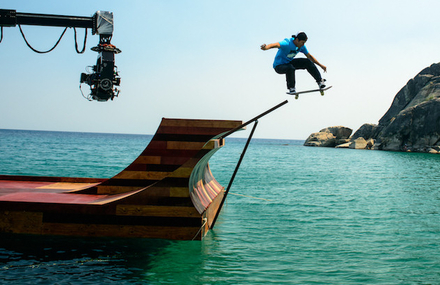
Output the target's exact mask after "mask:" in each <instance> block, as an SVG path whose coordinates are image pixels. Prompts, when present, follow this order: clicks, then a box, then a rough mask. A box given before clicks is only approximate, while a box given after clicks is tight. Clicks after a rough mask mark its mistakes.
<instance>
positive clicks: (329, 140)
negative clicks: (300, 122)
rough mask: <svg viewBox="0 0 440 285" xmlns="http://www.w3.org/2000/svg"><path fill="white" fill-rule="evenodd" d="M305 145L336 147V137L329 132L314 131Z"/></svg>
mask: <svg viewBox="0 0 440 285" xmlns="http://www.w3.org/2000/svg"><path fill="white" fill-rule="evenodd" d="M304 145H305V146H318V147H335V146H336V137H335V136H334V135H333V134H331V133H328V132H319V133H312V134H311V135H310V136H309V137H308V138H307V140H306V141H305V143H304Z"/></svg>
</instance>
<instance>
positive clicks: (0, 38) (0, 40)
mask: <svg viewBox="0 0 440 285" xmlns="http://www.w3.org/2000/svg"><path fill="white" fill-rule="evenodd" d="M0 33H1V36H0V43H1V42H2V41H3V26H1V29H0Z"/></svg>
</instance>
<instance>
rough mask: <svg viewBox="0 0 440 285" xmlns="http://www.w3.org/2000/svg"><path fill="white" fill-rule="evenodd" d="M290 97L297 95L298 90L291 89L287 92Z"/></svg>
mask: <svg viewBox="0 0 440 285" xmlns="http://www.w3.org/2000/svg"><path fill="white" fill-rule="evenodd" d="M286 93H287V94H289V95H295V93H296V89H295V88H289V91H287V92H286Z"/></svg>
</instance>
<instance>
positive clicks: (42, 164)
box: [0, 130, 440, 284]
mask: <svg viewBox="0 0 440 285" xmlns="http://www.w3.org/2000/svg"><path fill="white" fill-rule="evenodd" d="M150 138H151V137H150V136H142V135H111V134H89V133H62V132H33V131H32V132H30V131H10V130H0V174H19V175H53V176H83V177H111V176H112V175H114V174H116V173H117V172H118V171H120V170H121V169H122V168H124V167H125V166H126V165H127V164H128V163H130V162H131V161H132V160H133V159H134V158H135V157H137V155H138V154H139V153H140V152H141V151H142V150H143V148H144V147H145V146H146V144H147V143H148V141H149V139H150ZM244 143H245V140H242V139H229V140H227V142H226V146H225V147H224V148H223V149H221V150H220V151H218V152H217V153H216V154H215V155H214V157H213V158H212V159H211V167H212V171H213V173H214V176H215V177H216V178H217V180H219V181H220V183H222V185H224V186H227V184H228V181H229V178H230V177H231V175H232V172H233V169H234V167H235V164H236V163H237V161H238V158H239V156H240V153H241V151H242V148H243V146H244ZM439 171H440V156H438V155H431V154H417V153H398V152H383V151H363V150H348V149H327V148H310V147H303V146H302V142H301V141H287V140H253V141H252V143H251V144H250V146H249V149H248V151H247V153H246V156H245V159H244V161H243V163H242V166H241V168H240V170H239V172H238V174H237V177H236V179H235V182H234V184H233V186H232V188H231V193H230V195H229V196H228V198H227V202H226V203H225V206H224V208H223V210H222V213H221V215H220V217H219V219H218V221H217V224H216V226H215V229H214V230H213V231H210V232H209V233H208V235H207V236H206V238H205V239H204V240H203V241H201V242H200V241H167V240H148V239H85V238H66V237H35V236H19V237H17V236H10V235H1V236H0V282H1V280H3V281H4V282H11V283H14V282H16V280H20V282H21V284H26V283H28V284H99V283H105V284H440V214H439V213H440V191H439V187H438V184H439V182H440V177H439V175H438V173H439ZM242 195H245V196H242Z"/></svg>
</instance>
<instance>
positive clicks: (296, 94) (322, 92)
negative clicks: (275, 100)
mask: <svg viewBox="0 0 440 285" xmlns="http://www.w3.org/2000/svg"><path fill="white" fill-rule="evenodd" d="M330 88H332V86H328V87H325V88H322V89H312V90H304V91H298V92H295V93H293V94H290V93H288V92H287V94H288V95H294V96H295V99H298V98H299V95H300V94H304V93H312V92H318V91H319V92H320V93H321V96H324V91H326V90H328V89H330Z"/></svg>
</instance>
